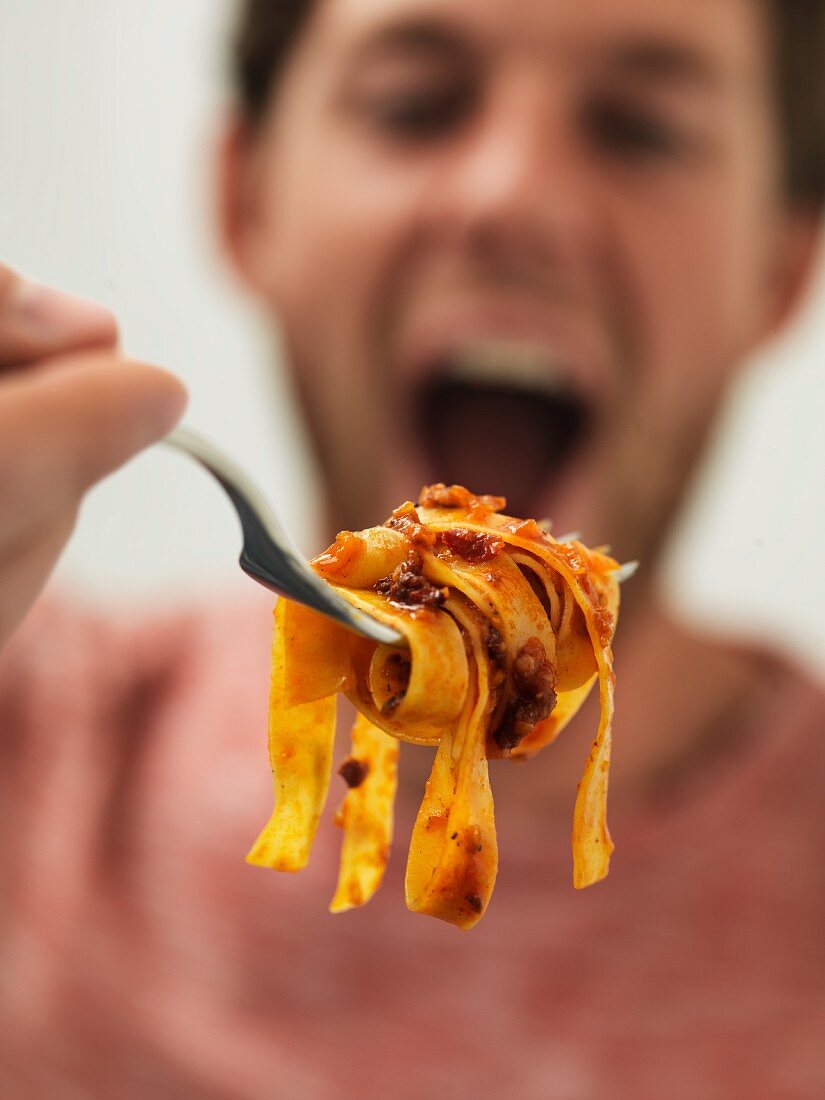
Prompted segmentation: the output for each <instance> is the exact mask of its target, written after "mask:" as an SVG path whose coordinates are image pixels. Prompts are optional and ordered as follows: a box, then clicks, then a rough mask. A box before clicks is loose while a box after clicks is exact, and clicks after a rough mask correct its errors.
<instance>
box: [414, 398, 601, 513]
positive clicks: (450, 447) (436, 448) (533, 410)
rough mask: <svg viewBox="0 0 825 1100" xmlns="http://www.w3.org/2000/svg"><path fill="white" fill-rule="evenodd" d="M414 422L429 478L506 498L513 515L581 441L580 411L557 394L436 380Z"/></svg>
mask: <svg viewBox="0 0 825 1100" xmlns="http://www.w3.org/2000/svg"><path fill="white" fill-rule="evenodd" d="M420 424H421V428H422V434H423V436H424V440H425V443H426V446H427V449H428V452H429V456H430V460H431V463H432V474H433V477H434V480H437V481H444V482H446V483H447V484H451V483H457V484H460V485H466V486H467V487H468V488H469V489H472V490H474V491H475V492H478V493H493V494H496V495H501V496H505V497H507V504H508V511H509V512H510V513H511V514H514V515H523V516H529V515H530V514H531V511H532V502H533V501H535V500H536V498H537V497H538V494H539V492H540V490H542V489H545V490H546V488H547V485H548V482H549V481H552V480H555V478H556V477H557V476H558V474H559V473H560V471H561V469H562V467H563V466H564V464H565V463H566V461H567V459H568V458H569V456H570V453H571V451H572V449H573V446H574V444H575V442H576V440H577V439H578V438H579V437H580V435H581V432H582V428H583V425H584V410H583V409H582V406H581V404H580V403H579V402H578V401H576V400H575V399H572V398H569V397H564V396H562V395H559V396H554V397H551V396H549V395H548V394H546V393H541V392H528V391H525V390H513V389H511V388H508V387H505V386H483V387H480V386H474V385H472V384H468V383H463V382H444V381H442V382H438V383H436V384H435V385H433V386H432V387H431V388H430V389H429V390H428V392H427V393H426V394H425V395H424V397H423V399H422V402H421V410H420Z"/></svg>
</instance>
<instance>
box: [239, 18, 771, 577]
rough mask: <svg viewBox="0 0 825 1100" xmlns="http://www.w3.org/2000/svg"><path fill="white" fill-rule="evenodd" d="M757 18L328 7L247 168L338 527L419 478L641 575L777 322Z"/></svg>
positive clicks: (766, 97) (260, 264)
mask: <svg viewBox="0 0 825 1100" xmlns="http://www.w3.org/2000/svg"><path fill="white" fill-rule="evenodd" d="M768 45H769V29H768V26H767V21H766V18H765V16H764V13H763V11H762V7H761V5H760V4H759V3H758V2H757V0H689V2H688V0H622V2H621V3H616V0H507V2H506V3H505V2H502V0H319V3H318V4H317V7H316V9H315V11H314V13H313V14H312V16H311V17H310V20H309V23H308V25H307V27H306V29H305V31H304V33H303V35H302V37H301V38H300V40H299V42H298V44H297V46H296V48H295V51H294V53H293V55H292V57H291V59H290V61H289V63H288V65H287V68H286V70H285V72H284V74H283V78H282V80H281V82H280V83H279V85H278V86H277V89H276V91H275V93H274V94H273V97H272V102H271V104H270V109H269V112H268V115H267V117H266V119H265V120H264V122H263V124H262V127H261V130H260V131H259V132H258V133H257V134H256V135H255V137H254V138H253V140H252V146H251V148H250V150H249V151H248V152H247V153H246V154H245V156H246V158H247V160H248V161H249V162H250V163H251V165H252V167H250V166H249V165H247V173H248V176H249V179H250V180H251V181H252V182H251V184H250V194H251V199H250V200H249V211H248V213H247V215H246V222H245V225H244V229H243V234H242V237H243V240H242V243H241V246H240V249H239V251H240V253H241V255H242V263H243V266H244V267H245V269H246V271H247V273H248V274H249V276H250V279H251V281H252V282H253V284H254V286H255V287H256V289H257V291H258V292H259V294H260V295H262V296H263V297H264V299H265V300H266V302H267V303H268V304H269V305H270V306H271V308H272V310H273V311H274V312H275V313H276V314H277V316H278V318H279V321H280V324H281V327H282V331H283V333H284V337H285V340H286V346H287V349H288V353H289V355H290V357H291V361H292V363H293V365H294V368H295V371H296V377H297V379H298V384H299V389H300V392H301V395H302V398H303V400H304V403H305V406H306V411H307V413H308V416H309V421H310V424H311V427H312V430H313V433H314V436H315V438H316V440H317V442H318V445H319V450H320V454H321V459H322V463H323V466H324V470H325V472H326V475H327V477H328V488H329V491H330V493H331V500H332V512H331V518H332V520H333V521H334V522H335V524H336V525H338V526H346V527H350V528H357V527H361V526H369V525H370V524H373V523H375V522H378V521H380V519H382V518H383V517H384V515H385V514H386V513H387V511H388V510H389V508H390V507H391V506H392V505H394V504H397V503H399V502H400V501H401V500H403V499H405V498H410V497H412V498H414V497H415V496H416V494H417V492H418V489H419V488H420V486H421V485H422V484H423V483H425V482H429V481H446V482H452V481H457V482H461V483H464V484H467V485H468V486H469V487H470V488H471V489H474V490H476V491H478V492H488V493H496V494H503V495H505V496H507V497H508V498H509V501H510V509H509V510H510V511H512V512H514V513H515V514H524V515H533V516H538V517H544V516H549V517H551V518H552V519H553V521H554V523H555V529H556V532H557V533H561V531H562V530H569V529H571V528H575V529H578V530H581V531H583V532H584V535H585V537H586V538H587V539H588V540H590V541H592V542H596V543H598V542H601V541H609V542H610V543H612V545H613V548H614V550H615V552H616V553H617V554H618V555H619V556H621V557H631V556H635V555H640V554H645V553H646V552H647V553H648V554H649V553H651V552H652V548H653V546H654V545H655V542H656V539H657V537H658V535H659V534H660V533H661V531H662V528H663V526H664V525H665V523H666V522H667V519H668V517H669V515H670V512H671V510H672V507H673V505H674V502H675V501H676V498H677V496H678V492H679V490H680V488H681V487H682V486H683V484H684V481H685V477H686V474H687V472H688V469H689V467H690V465H691V463H692V462H693V460H694V458H695V455H696V452H697V449H698V447H699V446H700V444H701V442H702V438H703V434H704V431H705V429H706V426H707V421H708V417H709V414H710V413H711V412H712V410H713V408H714V406H715V404H716V403H717V400H718V398H719V395H720V391H721V388H722V386H723V384H724V382H725V381H726V377H727V376H728V375H729V374H730V371H731V370H732V368H733V366H734V365H735V364H736V363H737V362H738V360H739V359H740V358H741V356H742V355H743V353H744V352H745V351H747V350H748V349H749V348H750V347H751V346H752V344H753V343H754V341H755V340H756V339H758V338H759V337H760V336H761V335H762V334H763V332H764V331H765V330H766V329H767V328H768V327H769V325H770V322H771V320H772V317H773V313H774V311H775V308H776V297H777V293H778V291H777V285H776V284H777V274H776V270H777V263H778V261H777V252H778V244H777V242H778V240H779V239H780V237H781V228H782V217H783V212H782V206H781V203H780V202H779V199H778V189H779V183H778V174H779V173H778V168H779V155H778V148H777V138H776V133H775V124H774V119H773V114H772V98H771V97H772V83H771V81H772V75H771V73H770V70H769V50H768Z"/></svg>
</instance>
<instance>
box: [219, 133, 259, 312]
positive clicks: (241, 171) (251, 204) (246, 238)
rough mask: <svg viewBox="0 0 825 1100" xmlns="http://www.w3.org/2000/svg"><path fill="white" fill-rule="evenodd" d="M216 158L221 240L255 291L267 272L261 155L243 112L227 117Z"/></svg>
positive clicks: (239, 271) (235, 266) (239, 270)
mask: <svg viewBox="0 0 825 1100" xmlns="http://www.w3.org/2000/svg"><path fill="white" fill-rule="evenodd" d="M216 158H217V171H216V184H217V186H216V194H215V204H216V216H217V217H216V220H217V225H218V233H219V238H220V243H221V245H222V248H223V252H224V254H225V255H226V257H227V258H228V260H229V262H230V264H231V265H232V267H233V268H234V270H235V272H236V274H238V275H239V276H240V277H241V280H242V281H243V282H244V283H246V285H247V286H248V287H249V288H250V289H251V290H253V291H260V290H261V289H262V278H261V277H262V274H263V273H262V271H261V270H260V263H259V253H258V248H257V244H258V242H259V241H260V234H259V232H258V229H259V224H258V223H259V217H260V210H259V202H258V197H259V194H260V190H259V187H258V181H259V179H260V173H261V165H260V155H259V150H258V143H257V141H256V135H255V133H254V132H253V130H252V129H251V127H250V125H249V123H248V122H247V121H246V120H245V119H244V118H243V117H242V116H241V115H240V113H239V112H235V113H233V114H232V115H230V116H229V117H228V118H227V119H226V121H225V123H224V126H223V129H222V131H221V134H220V137H219V141H218V145H217V150H216Z"/></svg>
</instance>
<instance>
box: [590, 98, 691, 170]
mask: <svg viewBox="0 0 825 1100" xmlns="http://www.w3.org/2000/svg"><path fill="white" fill-rule="evenodd" d="M583 114H584V127H585V131H586V135H587V138H588V139H589V141H590V142H591V143H592V144H593V145H595V146H596V148H597V150H598V151H600V152H602V153H606V154H607V155H609V156H611V157H613V158H615V159H619V160H624V161H627V162H636V163H647V162H655V161H668V160H671V161H673V160H678V159H680V158H682V157H683V156H685V155H686V154H687V153H689V152H690V151H691V149H692V142H691V138H690V136H689V135H688V134H687V133H685V132H684V130H683V128H682V127H681V126H679V125H677V124H676V123H674V122H672V121H671V120H670V119H669V118H667V117H665V116H663V115H661V114H659V113H658V112H656V111H654V110H651V109H650V108H645V107H637V106H634V105H632V104H628V103H622V102H619V101H617V100H610V99H595V100H593V101H591V102H590V103H588V104H587V105H586V107H585V110H584V112H583Z"/></svg>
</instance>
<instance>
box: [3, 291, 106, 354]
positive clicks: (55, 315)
mask: <svg viewBox="0 0 825 1100" xmlns="http://www.w3.org/2000/svg"><path fill="white" fill-rule="evenodd" d="M8 310H9V312H8V314H7V317H8V318H9V319H10V320H11V321H12V322H13V323H14V324H15V325H16V326H17V327H18V329H20V330H23V331H25V333H26V334H27V335H30V336H36V337H37V338H38V339H40V340H43V339H46V340H66V339H73V338H77V337H81V336H83V335H84V334H86V333H96V332H98V331H99V330H100V329H101V328H108V327H114V325H115V320H114V317H113V315H112V312H111V310H108V309H107V308H106V306H103V305H101V304H100V303H99V302H93V301H91V300H90V299H88V298H80V297H78V296H77V295H75V294H67V293H66V292H65V291H62V290H56V289H55V288H54V287H50V286H43V285H41V284H40V283H33V282H29V281H27V280H24V281H23V282H21V283H20V285H19V287H18V289H17V290H16V291H15V293H14V294H13V295H12V298H11V300H10V301H9V303H8Z"/></svg>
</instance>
